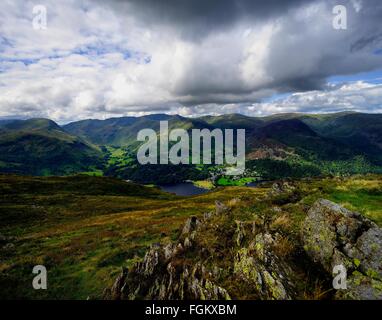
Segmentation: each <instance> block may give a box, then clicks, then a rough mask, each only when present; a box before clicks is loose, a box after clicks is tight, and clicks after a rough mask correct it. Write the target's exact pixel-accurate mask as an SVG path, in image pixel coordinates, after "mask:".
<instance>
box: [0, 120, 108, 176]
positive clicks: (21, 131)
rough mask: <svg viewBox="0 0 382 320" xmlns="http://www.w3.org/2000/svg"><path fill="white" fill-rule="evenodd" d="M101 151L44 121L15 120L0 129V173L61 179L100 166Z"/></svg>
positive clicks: (51, 122) (55, 125) (54, 124)
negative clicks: (56, 176)
mask: <svg viewBox="0 0 382 320" xmlns="http://www.w3.org/2000/svg"><path fill="white" fill-rule="evenodd" d="M101 163H102V153H101V151H100V150H99V149H98V148H97V147H95V146H92V145H90V144H88V143H86V142H85V141H83V140H82V139H80V138H78V137H75V136H72V135H70V134H68V133H67V132H65V131H64V130H63V129H62V128H61V127H60V126H59V125H58V124H56V123H55V122H53V121H51V120H48V119H29V120H17V121H13V122H10V123H6V124H5V125H3V126H2V127H1V128H0V170H1V171H2V172H11V173H20V174H32V175H65V174H72V173H76V172H81V171H86V170H88V169H89V168H90V167H96V166H100V165H101Z"/></svg>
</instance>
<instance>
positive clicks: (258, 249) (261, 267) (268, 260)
mask: <svg viewBox="0 0 382 320" xmlns="http://www.w3.org/2000/svg"><path fill="white" fill-rule="evenodd" d="M276 241H277V240H276V239H275V238H273V236H272V235H271V234H269V233H260V234H258V235H256V237H255V239H254V240H253V241H251V242H250V243H249V245H248V247H242V248H241V249H239V250H238V251H237V253H236V257H235V262H234V272H235V274H237V275H238V276H239V277H240V278H242V279H243V280H244V281H246V282H248V284H249V285H253V286H255V287H256V289H257V292H258V296H259V298H260V299H276V300H287V299H292V298H293V297H294V296H295V294H296V293H295V290H294V284H293V279H294V278H295V277H294V274H293V271H292V269H291V268H290V266H289V265H288V264H287V263H286V262H285V261H284V260H283V259H282V258H280V257H278V256H277V255H276V254H275V253H274V252H273V247H274V245H275V244H276Z"/></svg>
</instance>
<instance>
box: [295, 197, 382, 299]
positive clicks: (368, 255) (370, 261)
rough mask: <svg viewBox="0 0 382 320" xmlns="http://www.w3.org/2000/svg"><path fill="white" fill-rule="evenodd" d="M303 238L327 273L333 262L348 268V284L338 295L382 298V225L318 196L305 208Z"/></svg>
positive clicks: (309, 251) (310, 254) (310, 251)
mask: <svg viewBox="0 0 382 320" xmlns="http://www.w3.org/2000/svg"><path fill="white" fill-rule="evenodd" d="M302 239H303V243H304V249H305V251H306V252H307V254H308V255H309V256H310V257H311V259H312V260H313V261H314V262H316V263H319V264H320V265H321V266H322V267H323V268H324V269H325V270H326V271H327V272H328V274H332V272H333V268H334V266H336V265H343V266H344V267H345V268H346V269H347V279H348V281H347V284H348V285H347V287H348V288H347V289H346V290H343V291H338V292H337V294H336V296H337V297H338V298H341V299H342V298H352V299H371V298H372V299H382V229H381V228H379V227H378V226H377V225H376V224H375V223H374V222H372V221H370V220H369V219H367V218H365V217H364V216H362V215H361V214H359V213H357V212H352V211H350V210H347V209H345V208H343V207H341V206H340V205H338V204H335V203H333V202H331V201H328V200H324V199H320V200H318V201H317V202H316V203H314V205H313V206H312V207H311V209H310V210H309V211H308V215H307V217H306V219H305V221H304V224H303V229H302ZM360 284H362V285H360Z"/></svg>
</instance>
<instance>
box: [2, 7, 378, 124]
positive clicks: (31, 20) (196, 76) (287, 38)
mask: <svg viewBox="0 0 382 320" xmlns="http://www.w3.org/2000/svg"><path fill="white" fill-rule="evenodd" d="M37 5H42V6H43V8H45V9H46V28H39V27H37V28H36V25H35V23H36V17H37V16H38V14H39V13H41V11H35V10H36V6H37ZM336 5H343V6H344V7H345V8H346V13H347V19H346V20H347V27H346V29H336V28H334V27H333V19H335V18H336V14H333V8H334V7H335V6H336ZM38 17H39V16H38ZM39 21H40V22H41V20H38V21H37V22H39ZM381 21H382V1H380V0H341V1H339V0H338V1H337V0H291V1H285V0H267V1H256V0H208V1H206V0H161V1H158V0H126V1H123V0H109V1H101V0H47V1H45V0H38V1H37V0H36V1H28V0H1V2H0V118H7V117H13V116H17V117H24V118H26V117H28V118H29V117H46V118H50V119H53V120H55V121H57V122H60V123H65V122H69V121H75V120H80V119H88V118H97V119H105V118H109V117H118V116H126V115H137V116H138V115H144V114H150V113H169V114H180V115H183V116H201V115H206V114H211V115H216V114H224V113H242V114H245V115H249V116H263V115H268V114H274V113H284V112H309V113H327V112H338V111H359V112H370V113H379V112H382V24H381ZM38 26H41V24H38Z"/></svg>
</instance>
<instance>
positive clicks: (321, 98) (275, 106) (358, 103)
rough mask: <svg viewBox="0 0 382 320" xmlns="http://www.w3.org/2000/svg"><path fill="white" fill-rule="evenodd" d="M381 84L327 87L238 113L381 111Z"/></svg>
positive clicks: (244, 109)
mask: <svg viewBox="0 0 382 320" xmlns="http://www.w3.org/2000/svg"><path fill="white" fill-rule="evenodd" d="M381 97H382V84H371V83H366V82H363V81H357V82H353V83H348V84H342V85H334V84H332V85H330V86H329V87H328V89H327V90H316V91H308V92H299V93H293V94H291V95H288V96H287V97H284V98H282V99H276V100H275V101H271V102H266V103H255V104H253V105H251V106H246V107H243V108H242V110H241V111H242V113H245V114H256V115H267V114H270V113H288V112H307V113H330V112H340V111H344V110H347V111H356V112H369V113H381V112H382V104H381V102H382V101H381V100H382V99H381Z"/></svg>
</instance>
